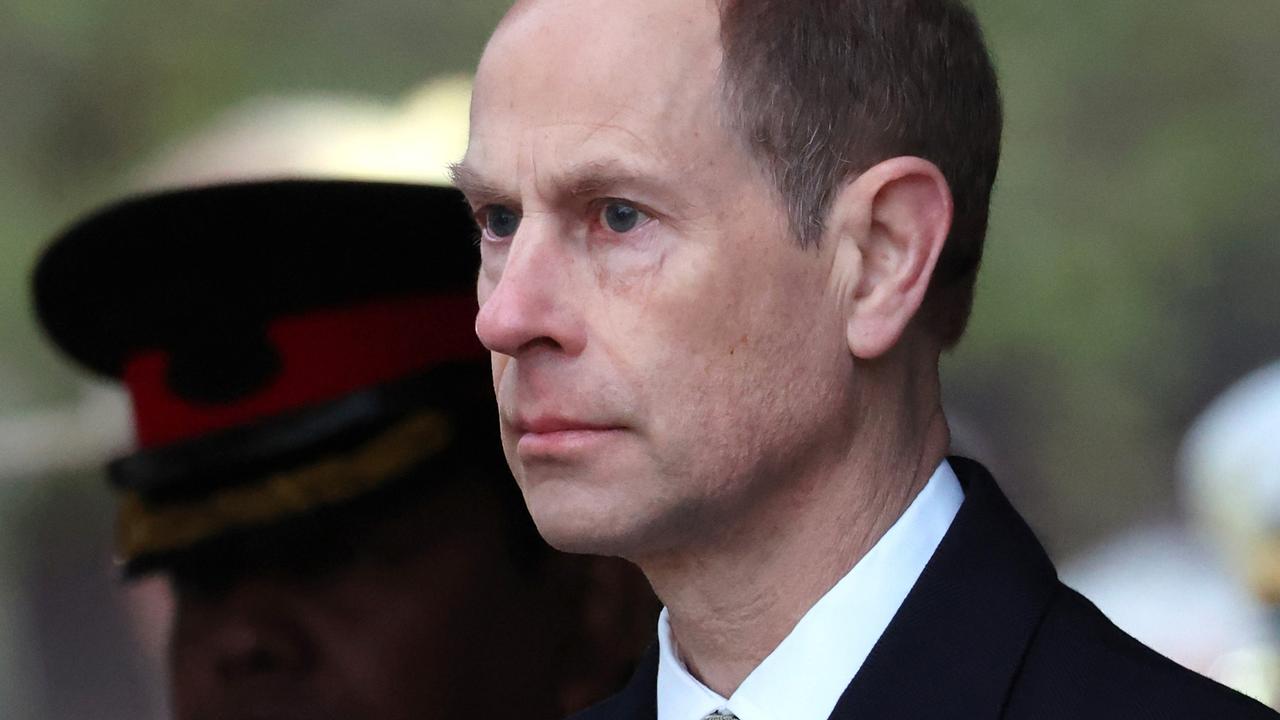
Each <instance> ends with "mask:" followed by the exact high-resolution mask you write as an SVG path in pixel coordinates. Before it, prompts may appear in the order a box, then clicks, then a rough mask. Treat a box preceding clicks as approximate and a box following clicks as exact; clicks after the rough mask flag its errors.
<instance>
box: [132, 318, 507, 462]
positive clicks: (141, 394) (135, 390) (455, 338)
mask: <svg viewBox="0 0 1280 720" xmlns="http://www.w3.org/2000/svg"><path fill="white" fill-rule="evenodd" d="M475 317H476V302H475V300H474V299H473V298H468V297H460V296H438V297H421V296H418V297H410V298H398V299H390V300H379V301H374V302H369V303H365V304H361V305H357V306H353V307H344V308H341V309H333V310H324V311H319V312H311V313H307V314H305V315H297V316H292V317H287V316H286V317H281V318H278V319H277V320H276V321H275V322H273V323H271V324H270V325H269V326H268V328H267V339H268V341H269V342H270V344H271V346H272V347H273V348H274V349H275V351H276V353H277V354H278V355H279V358H280V365H281V371H280V373H279V374H278V375H277V376H276V377H275V378H274V379H273V380H272V381H271V382H270V383H269V384H267V385H266V386H265V387H263V388H261V389H259V390H257V391H255V392H253V393H252V394H250V395H248V396H246V397H244V398H242V399H239V400H237V401H235V402H232V403H228V404H221V405H212V404H198V403H192V402H191V401H189V400H186V399H184V398H182V397H179V396H178V395H176V394H175V393H174V392H173V390H172V389H171V388H170V387H169V383H168V371H169V362H170V353H169V351H167V350H150V351H146V352H143V353H139V354H137V355H135V356H133V357H132V358H130V359H129V361H128V363H126V365H125V370H124V381H125V384H126V385H127V386H128V388H129V393H130V395H131V396H132V399H133V411H134V422H135V423H136V427H137V435H138V444H139V446H140V447H141V448H142V449H148V448H153V447H156V446H160V445H167V444H170V443H175V442H179V441H182V440H189V439H192V438H196V437H200V436H202V435H206V434H209V433H212V432H216V431H218V430H224V429H227V428H231V427H235V426H238V425H245V424H249V423H252V422H255V421H257V420H262V419H265V418H268V417H271V416H273V415H278V414H280V413H284V412H288V411H290V410H296V409H299V408H303V407H306V406H308V405H313V404H316V403H322V402H325V401H328V400H335V399H337V398H339V397H342V396H343V395H346V394H348V393H351V392H355V391H357V390H361V389H364V388H367V387H372V386H375V385H380V384H383V383H388V382H393V381H395V380H400V379H404V378H408V377H410V376H412V375H414V374H416V373H418V372H420V371H423V370H426V369H427V368H429V367H431V366H433V365H436V364H439V363H442V362H449V361H454V360H467V359H480V358H483V357H486V352H485V349H484V347H483V346H481V345H480V342H479V340H477V339H476V335H475Z"/></svg>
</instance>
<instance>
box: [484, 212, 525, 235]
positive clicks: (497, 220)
mask: <svg viewBox="0 0 1280 720" xmlns="http://www.w3.org/2000/svg"><path fill="white" fill-rule="evenodd" d="M480 215H481V218H480V220H481V224H482V225H484V228H485V230H488V231H489V234H490V235H492V236H494V237H496V238H509V237H511V236H512V235H515V234H516V230H517V229H519V227H520V213H518V212H516V211H515V210H512V209H511V208H509V207H507V206H505V205H490V206H489V207H487V208H484V209H483V210H482V211H481V213H480Z"/></svg>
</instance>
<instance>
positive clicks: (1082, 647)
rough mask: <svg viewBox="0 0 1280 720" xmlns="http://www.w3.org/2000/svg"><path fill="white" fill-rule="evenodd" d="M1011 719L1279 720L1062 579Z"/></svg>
mask: <svg viewBox="0 0 1280 720" xmlns="http://www.w3.org/2000/svg"><path fill="white" fill-rule="evenodd" d="M1004 716H1005V717H1006V718H1013V719H1019V718H1035V720H1055V719H1057V718H1062V719H1063V720H1065V719H1066V718H1085V717H1087V718H1116V719H1117V720H1118V719H1119V718H1124V719H1125V720H1147V719H1150V720H1156V719H1157V718H1159V719H1160V720H1174V719H1181V718H1186V719H1187V720H1191V719H1192V718H1197V719H1203V718H1215V719H1218V718H1221V719H1222V720H1227V719H1232V720H1234V719H1236V718H1239V719H1241V720H1254V719H1255V718H1256V719H1257V720H1277V719H1278V718H1280V714H1277V713H1275V712H1274V711H1272V710H1269V709H1268V708H1266V707H1265V706H1264V705H1262V704H1261V703H1259V702H1257V701H1255V700H1251V699H1250V698H1248V697H1245V696H1244V695H1241V694H1240V693H1237V692H1235V691H1234V690H1231V689H1229V688H1227V687H1225V686H1223V685H1220V684H1218V683H1216V682H1214V681H1212V680H1210V679H1208V678H1206V677H1204V676H1202V675H1199V674H1197V673H1195V672H1192V671H1191V670H1188V669H1186V668H1184V667H1182V666H1181V665H1178V664H1177V663H1175V662H1173V661H1172V660H1170V659H1168V658H1166V657H1164V656H1162V655H1160V654H1159V653H1157V652H1155V651H1154V650H1152V649H1151V648H1149V647H1147V646H1145V645H1143V644H1142V643H1140V642H1138V641H1137V640H1135V639H1134V638H1133V637H1131V636H1129V635H1128V634H1127V633H1125V632H1124V631H1122V630H1121V629H1120V628H1118V627H1116V626H1115V625H1114V624H1113V623H1112V622H1111V621H1110V620H1108V619H1107V618H1106V616H1105V615H1103V614H1102V612H1101V611H1100V610H1098V608H1097V607H1096V606H1094V605H1093V603H1091V602H1089V601H1088V600H1087V599H1085V598H1084V596H1082V595H1080V594H1079V593H1077V592H1076V591H1074V590H1072V589H1070V588H1067V587H1065V586H1062V587H1061V588H1060V590H1059V592H1058V595H1057V597H1056V598H1055V599H1054V601H1053V603H1052V605H1051V606H1050V607H1049V609H1048V611H1047V612H1046V614H1045V617H1044V620H1043V621H1042V623H1041V625H1040V627H1039V629H1038V630H1037V632H1036V636H1035V638H1034V639H1033V640H1032V643H1031V645H1030V647H1029V648H1028V650H1027V657H1026V661H1025V662H1024V664H1023V668H1022V671H1021V672H1020V673H1019V675H1018V677H1017V678H1016V679H1015V681H1014V685H1013V687H1012V689H1011V691H1010V697H1009V701H1008V703H1007V705H1006V712H1005V715H1004Z"/></svg>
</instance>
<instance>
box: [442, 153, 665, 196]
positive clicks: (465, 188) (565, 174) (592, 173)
mask: <svg viewBox="0 0 1280 720" xmlns="http://www.w3.org/2000/svg"><path fill="white" fill-rule="evenodd" d="M449 171H450V175H451V176H452V178H453V183H454V185H456V186H457V187H458V189H459V190H461V191H462V193H463V194H464V195H466V196H467V199H468V200H469V201H471V202H472V203H474V204H476V205H489V204H495V205H510V206H512V207H517V206H519V205H520V202H519V201H518V200H516V198H515V195H516V193H512V192H509V191H507V190H504V189H502V188H501V187H499V186H498V185H497V184H495V183H493V182H491V181H490V180H488V179H486V178H485V177H484V176H483V175H482V174H481V173H480V172H479V171H477V170H476V169H475V168H473V167H471V166H469V165H467V164H466V161H465V160H464V161H463V162H460V163H457V164H455V165H453V166H451V167H450V169H449ZM657 178H658V174H657V173H653V172H646V171H644V170H642V169H639V168H636V167H633V166H631V165H630V164H627V163H623V162H621V161H618V160H613V159H609V160H592V161H587V162H583V163H579V164H576V165H573V166H570V167H568V168H567V169H565V170H564V171H562V172H559V173H557V174H556V175H554V176H553V178H552V180H551V183H550V185H551V187H553V188H555V194H556V196H557V197H556V199H557V200H564V199H581V198H590V197H593V196H596V195H599V194H601V193H606V192H609V191H610V190H616V191H619V192H625V191H626V189H628V188H631V189H635V190H638V191H641V192H645V193H649V194H653V195H656V196H658V197H661V198H663V199H665V200H666V201H667V202H669V203H671V204H672V205H673V206H675V207H677V208H683V207H684V206H685V205H686V202H685V200H684V199H683V198H682V197H681V196H680V194H679V193H677V192H675V191H674V189H673V188H672V183H671V182H664V181H662V180H660V179H657Z"/></svg>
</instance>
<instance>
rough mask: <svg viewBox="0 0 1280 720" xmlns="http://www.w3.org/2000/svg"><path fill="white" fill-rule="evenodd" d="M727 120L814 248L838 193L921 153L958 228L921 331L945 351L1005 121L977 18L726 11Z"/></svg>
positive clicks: (977, 243) (766, 1) (911, 3)
mask: <svg viewBox="0 0 1280 720" xmlns="http://www.w3.org/2000/svg"><path fill="white" fill-rule="evenodd" d="M720 14H721V41H722V43H723V45H724V65H723V69H722V82H723V84H724V97H725V100H726V106H727V108H726V119H727V121H728V122H729V124H730V126H731V127H732V128H733V129H734V130H735V131H737V132H738V133H739V135H740V136H741V137H742V138H743V139H744V140H745V141H746V142H747V144H748V147H749V149H750V151H751V153H752V154H753V156H754V157H755V158H756V159H757V161H759V162H760V163H761V164H762V166H763V168H764V170H765V171H766V172H767V174H768V175H769V177H770V178H771V180H772V181H773V182H774V183H775V185H776V186H777V189H778V191H779V192H780V194H781V198H782V200H783V202H784V204H785V206H786V209H787V214H788V219H789V221H790V223H791V226H792V229H793V231H794V234H795V235H796V238H797V239H798V241H799V242H800V243H801V244H802V245H803V246H805V247H810V246H813V245H815V244H816V243H817V242H818V239H819V237H820V235H821V232H822V226H823V222H824V219H825V217H826V214H827V212H828V211H829V209H830V204H831V202H832V200H833V198H834V197H835V195H836V193H837V192H838V191H839V190H840V188H841V186H842V185H843V184H844V183H845V182H847V181H848V180H849V179H850V178H852V177H854V176H856V175H857V174H859V173H861V172H863V171H865V170H867V169H868V168H870V167H871V166H873V165H875V164H876V163H878V162H880V161H882V160H886V159H888V158H891V157H895V156H899V155H916V156H919V157H922V158H924V159H926V160H929V161H931V162H933V163H934V164H935V165H937V166H938V167H939V169H941V170H942V173H943V174H944V175H945V176H946V179H947V182H948V184H949V185H950V186H951V191H952V194H953V196H954V200H955V219H954V221H953V224H952V228H951V233H950V235H949V236H948V238H947V242H946V246H945V247H944V249H943V251H942V256H941V258H940V259H939V261H938V266H937V269H936V270H935V271H934V275H933V278H932V280H931V283H930V286H929V292H928V296H927V297H926V300H925V306H924V308H922V310H921V312H922V315H923V316H924V317H923V319H924V321H925V322H926V323H928V325H929V326H930V327H931V329H932V330H933V331H934V332H935V333H936V334H937V335H938V336H939V337H940V339H941V341H942V343H943V345H944V346H947V347H950V346H952V345H954V344H955V343H956V342H957V341H959V339H960V336H961V335H962V334H963V333H964V328H965V324H966V323H967V321H968V317H969V311H970V308H971V307H972V304H973V288H974V281H975V279H976V277H977V271H978V265H979V262H980V261H981V258H982V245H983V239H984V237H985V235H986V230H987V213H988V207H989V205H990V198H991V186H992V184H993V183H994V181H995V175H996V168H997V166H998V165H999V160H1000V134H1001V126H1002V112H1001V104H1000V94H999V88H998V86H997V83H996V76H995V70H994V69H993V68H992V64H991V59H990V56H989V54H988V52H987V48H986V44H985V42H984V40H983V36H982V30H981V28H980V27H979V25H978V21H977V19H976V18H975V17H974V14H973V12H972V11H971V10H970V9H969V8H968V7H966V6H965V5H964V4H963V3H962V2H959V1H958V0H721V2H720Z"/></svg>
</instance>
